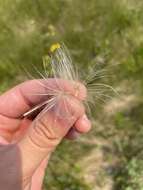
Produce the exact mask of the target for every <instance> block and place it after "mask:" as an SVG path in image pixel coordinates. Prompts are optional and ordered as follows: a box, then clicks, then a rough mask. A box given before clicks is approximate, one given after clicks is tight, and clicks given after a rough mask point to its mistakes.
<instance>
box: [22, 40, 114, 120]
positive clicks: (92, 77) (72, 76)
mask: <svg viewBox="0 0 143 190" xmlns="http://www.w3.org/2000/svg"><path fill="white" fill-rule="evenodd" d="M49 65H50V68H49ZM43 66H44V74H43V73H40V72H39V71H38V69H35V70H36V71H37V72H38V73H39V74H40V76H41V77H42V78H43V79H44V80H47V79H48V78H49V77H52V78H55V80H56V79H64V80H68V81H73V82H74V81H75V82H79V81H80V82H82V83H83V84H84V85H85V86H86V88H87V92H88V96H87V100H86V102H85V105H86V106H87V109H88V112H89V114H91V112H90V105H92V107H94V106H95V104H96V103H97V101H101V102H105V101H106V99H110V98H112V96H110V92H112V93H114V94H117V92H116V91H115V90H114V88H113V87H111V86H109V85H107V84H104V83H97V80H98V79H100V78H102V77H104V73H105V71H106V70H105V69H100V70H95V69H94V68H90V69H89V72H88V73H87V72H86V75H85V76H84V78H83V76H81V72H80V71H79V70H78V69H77V67H75V65H74V64H73V63H72V59H71V57H70V53H69V51H68V49H67V48H66V46H65V45H64V44H62V45H60V44H59V43H56V44H53V45H52V46H51V48H50V55H48V56H45V57H44V58H43ZM82 78H83V79H82ZM39 84H40V85H43V83H40V82H39ZM57 85H58V86H59V90H54V89H49V93H48V94H39V95H43V96H48V95H49V96H50V97H51V98H50V99H48V100H47V101H45V102H43V103H41V104H40V105H37V106H36V107H34V108H33V109H32V110H30V111H29V112H27V113H25V114H24V117H27V116H29V115H31V114H33V113H34V112H36V111H37V110H39V109H41V110H42V108H43V107H44V111H43V112H41V113H42V114H44V113H46V112H47V111H49V110H50V109H52V108H53V107H54V106H56V105H57V102H58V104H59V102H60V99H61V98H62V95H63V94H65V92H64V90H63V89H62V87H60V84H59V83H58V80H57ZM76 88H77V87H76V86H75V89H76ZM37 95H38V94H37ZM64 101H65V102H64V105H65V106H66V101H67V100H66V98H65V97H64ZM56 110H57V113H56V114H57V115H58V112H59V110H58V108H56ZM66 110H67V117H68V108H66ZM58 116H59V115H58ZM64 117H66V116H65V115H64Z"/></svg>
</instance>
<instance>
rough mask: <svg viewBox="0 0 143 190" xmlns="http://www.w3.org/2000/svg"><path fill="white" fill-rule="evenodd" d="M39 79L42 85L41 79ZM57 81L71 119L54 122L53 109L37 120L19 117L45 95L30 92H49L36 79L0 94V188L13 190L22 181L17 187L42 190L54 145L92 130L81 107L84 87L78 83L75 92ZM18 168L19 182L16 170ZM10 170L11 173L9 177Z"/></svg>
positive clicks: (71, 86) (52, 83) (51, 82)
mask: <svg viewBox="0 0 143 190" xmlns="http://www.w3.org/2000/svg"><path fill="white" fill-rule="evenodd" d="M40 82H42V83H43V84H44V81H42V80H40ZM58 83H59V84H60V85H61V86H62V87H63V89H64V91H65V92H68V94H70V95H69V97H68V102H67V104H68V105H67V106H68V108H69V113H71V119H70V120H69V119H68V120H67V119H64V118H63V119H61V118H60V119H59V118H57V120H56V123H55V120H54V118H55V117H54V116H55V115H54V114H55V111H48V112H47V113H46V114H44V115H43V116H42V117H40V118H39V120H37V121H36V120H30V119H26V118H22V116H23V114H24V113H25V112H27V111H29V110H30V109H31V108H33V106H35V105H37V104H39V103H40V102H42V101H43V100H44V99H45V97H44V96H33V95H32V94H34V93H35V94H38V93H48V92H47V91H48V89H47V88H45V87H44V85H45V84H44V85H43V86H42V85H39V83H38V82H37V80H33V81H28V82H25V83H22V84H20V85H18V86H16V87H15V88H13V89H11V90H9V91H8V92H6V93H4V94H3V95H1V96H0V143H1V146H0V171H3V172H0V187H1V189H3V190H16V185H15V184H16V183H21V184H20V186H19V187H21V189H22V190H29V189H31V190H41V189H42V183H43V178H44V174H45V169H46V167H47V164H48V161H49V159H50V156H51V153H52V152H53V151H54V150H55V148H56V147H57V145H58V144H59V143H60V142H61V141H62V140H63V139H64V138H68V139H75V138H77V137H78V136H79V135H80V134H81V133H82V134H83V133H87V132H88V131H89V130H90V129H91V123H90V121H89V120H88V118H87V116H86V114H85V109H84V106H83V100H84V99H85V98H86V89H85V87H84V86H83V85H82V84H80V83H79V84H78V86H79V88H78V89H79V92H78V93H77V92H75V91H76V90H75V88H74V84H73V83H71V82H69V81H64V80H59V81H58ZM46 85H47V86H49V87H52V88H54V89H56V88H57V85H56V82H55V80H54V79H49V80H47V82H46ZM59 105H60V112H62V114H63V113H64V112H65V111H66V110H65V108H64V106H62V103H61V104H59ZM16 150H17V151H16ZM19 159H20V162H19V163H18V162H17V160H19ZM11 162H12V163H11ZM10 163H11V165H12V169H11V165H10ZM19 168H20V171H21V173H20V176H19V179H20V181H18V176H17V172H16V171H17V170H18V169H19ZM11 170H12V171H11ZM9 171H10V172H12V177H11V176H10V175H9ZM9 176H10V177H9ZM14 182H15V183H14ZM11 183H12V184H11ZM17 190H20V189H17Z"/></svg>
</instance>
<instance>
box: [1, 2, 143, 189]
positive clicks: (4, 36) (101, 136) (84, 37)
mask: <svg viewBox="0 0 143 190" xmlns="http://www.w3.org/2000/svg"><path fill="white" fill-rule="evenodd" d="M142 10H143V2H142V1H141V0H120V1H118V0H90V1H89V0H84V1H82V0H76V1H74V0H28V1H24V0H19V1H18V0H13V1H12V3H11V1H10V0H0V83H1V84H0V92H1V93H2V92H3V91H5V90H6V89H8V88H10V87H11V86H13V85H15V84H17V83H19V82H21V81H24V80H26V79H27V77H26V76H25V75H26V74H25V72H23V71H22V70H23V69H21V68H23V67H24V68H26V69H27V70H28V71H29V72H30V73H32V74H35V71H34V69H33V66H32V65H36V67H38V68H39V69H41V65H42V57H43V55H45V54H47V52H48V49H49V47H50V45H51V44H52V43H55V42H57V41H58V42H60V41H61V42H64V43H65V44H66V45H67V47H68V48H69V50H70V52H71V54H72V57H73V60H74V62H75V63H76V64H78V65H79V67H80V70H81V72H84V71H86V68H87V67H89V66H91V65H92V66H93V65H95V64H96V63H98V64H100V65H102V67H106V68H107V69H108V70H109V75H110V76H109V77H107V79H106V80H105V82H107V83H110V84H111V85H113V86H114V87H115V88H116V89H117V90H118V91H119V93H120V97H113V100H110V101H107V102H106V103H104V104H103V103H102V107H96V109H94V110H95V111H94V112H95V114H94V115H95V119H94V118H93V119H94V121H93V125H94V126H93V130H92V132H91V133H90V134H88V135H87V136H84V137H82V138H81V139H80V140H78V141H76V142H74V143H72V142H64V143H62V144H61V146H60V147H59V148H58V150H57V152H56V153H55V154H54V155H53V157H52V160H51V163H50V165H49V167H48V170H47V174H46V177H45V188H44V189H45V190H46V189H50V190H68V189H69V190H88V189H89V190H90V189H91V190H92V189H95V190H96V189H97V190H98V189H103V190H104V189H106V190H108V189H109V190H111V189H115V190H118V189H119V190H135V189H136V190H143V182H142V178H143V148H142V145H143V117H142V115H143V11H142ZM101 113H102V114H101ZM97 155H98V156H97ZM99 155H101V156H99ZM94 157H95V158H94ZM91 158H92V161H91ZM85 163H86V164H85ZM98 166H100V167H98ZM95 173H96V174H95ZM109 181H110V182H109Z"/></svg>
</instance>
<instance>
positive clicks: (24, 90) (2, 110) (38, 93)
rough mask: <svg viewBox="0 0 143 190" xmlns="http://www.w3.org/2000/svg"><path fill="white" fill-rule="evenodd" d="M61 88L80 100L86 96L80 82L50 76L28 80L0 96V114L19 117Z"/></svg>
mask: <svg viewBox="0 0 143 190" xmlns="http://www.w3.org/2000/svg"><path fill="white" fill-rule="evenodd" d="M75 84H76V85H75ZM77 87H78V91H77ZM61 88H62V90H63V91H65V92H69V93H70V94H71V95H73V96H76V98H78V99H80V100H83V99H85V97H86V88H85V87H84V86H83V85H82V84H81V83H75V82H72V81H66V80H62V79H52V78H51V79H47V80H44V79H39V80H30V81H27V82H24V83H22V84H20V85H18V86H16V87H14V88H13V89H11V90H9V91H8V92H6V93H4V94H3V95H1V96H0V114H1V115H4V116H6V117H10V118H19V117H21V116H22V115H23V114H24V113H25V112H27V111H29V110H30V109H31V108H33V107H34V106H36V105H38V104H40V103H42V102H43V101H45V100H46V99H47V98H48V97H49V95H52V93H53V92H56V91H57V92H58V91H60V90H61ZM51 92H52V93H51ZM77 92H78V93H77Z"/></svg>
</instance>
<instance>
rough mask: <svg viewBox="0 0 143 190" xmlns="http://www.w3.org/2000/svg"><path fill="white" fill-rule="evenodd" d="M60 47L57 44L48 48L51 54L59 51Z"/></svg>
mask: <svg viewBox="0 0 143 190" xmlns="http://www.w3.org/2000/svg"><path fill="white" fill-rule="evenodd" d="M60 47H61V45H60V44H59V43H56V44H53V45H52V46H51V47H50V52H51V53H53V52H54V51H56V50H57V49H59V48H60Z"/></svg>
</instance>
